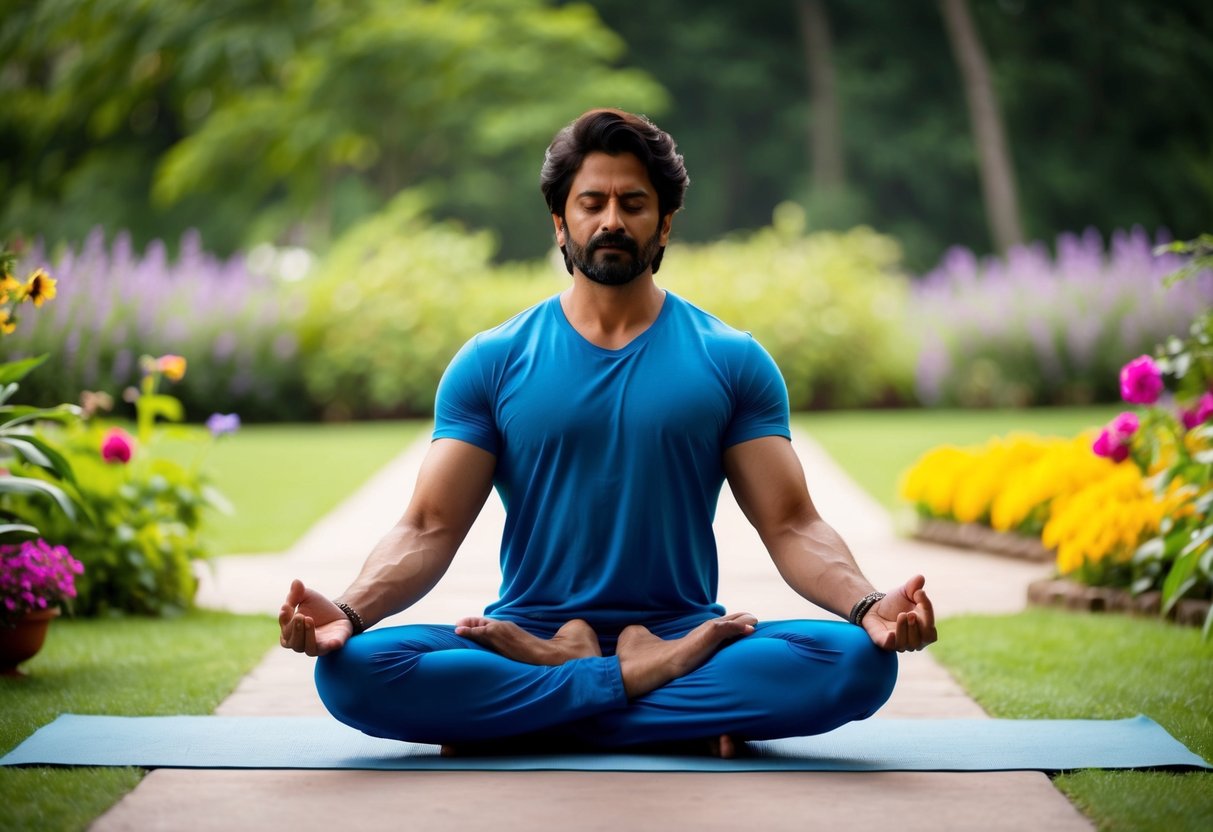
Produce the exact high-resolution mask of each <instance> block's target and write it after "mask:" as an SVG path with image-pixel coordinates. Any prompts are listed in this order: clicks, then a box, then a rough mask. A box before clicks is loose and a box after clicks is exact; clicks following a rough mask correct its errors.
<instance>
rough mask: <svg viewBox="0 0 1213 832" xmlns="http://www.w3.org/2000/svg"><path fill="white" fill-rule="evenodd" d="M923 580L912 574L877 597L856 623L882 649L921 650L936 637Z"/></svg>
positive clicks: (933, 612)
mask: <svg viewBox="0 0 1213 832" xmlns="http://www.w3.org/2000/svg"><path fill="white" fill-rule="evenodd" d="M926 582H927V581H926V578H924V577H923V576H922V575H915V576H914V577H913V578H910V580H908V581H906V582H905V585H904V586H899V587H897V589H894V590H892V591H890V592H889V594H887V595H886V596H885V597H884V598H881V599H880V601H878V602H877V603H876V604H875V605H874V606H873V607H872V608H871V609H870V610H868V614H867V615H865V616H864V617H863V620H862V621H860V622H859V623H860V624H861V625H862V626H863V628H864V629H865V630H867V631H868V635H869V636H871V637H872V641H873V642H875V643H876V646H877V647H880V648H881V649H883V650H896V651H897V652H898V653H902V652H905V651H907V650H921V649H922V648H924V647H926V646H927V645H928V644H930V643H932V642H933V641H935V640H936V639H937V638H939V635H938V634H937V633H936V632H935V609H934V608H933V607H932V606H931V599H930V598H928V597H927V593H926V592H924V591H923V586H925V585H926Z"/></svg>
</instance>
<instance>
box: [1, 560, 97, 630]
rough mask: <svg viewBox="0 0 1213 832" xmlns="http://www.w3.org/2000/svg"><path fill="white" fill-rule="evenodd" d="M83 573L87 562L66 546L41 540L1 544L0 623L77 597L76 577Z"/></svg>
mask: <svg viewBox="0 0 1213 832" xmlns="http://www.w3.org/2000/svg"><path fill="white" fill-rule="evenodd" d="M83 572H84V565H83V564H82V563H80V561H78V560H76V559H75V558H73V557H72V556H71V554H70V553H69V552H68V550H67V547H66V546H51V545H50V544H49V543H47V542H46V541H45V540H42V539H39V540H36V541H30V540H27V541H25V542H24V543H21V544H20V545H16V544H8V545H3V546H0V598H2V599H3V601H4V610H3V613H4V614H3V616H2V617H0V623H6V622H10V621H15V620H17V619H19V618H21V616H23V615H25V614H26V613H28V612H34V611H37V610H45V609H50V608H51V607H54V606H57V605H58V604H60V603H61V602H63V601H66V600H68V599H69V598H75V597H76V583H75V580H76V578H75V576H76V575H80V574H82V573H83Z"/></svg>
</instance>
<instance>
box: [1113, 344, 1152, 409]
mask: <svg viewBox="0 0 1213 832" xmlns="http://www.w3.org/2000/svg"><path fill="white" fill-rule="evenodd" d="M1161 392H1162V371H1161V370H1159V369H1158V365H1157V364H1155V363H1154V359H1153V358H1151V357H1150V356H1148V355H1139V356H1138V357H1137V358H1134V359H1133V360H1132V361H1130V362H1129V363H1128V364H1126V365H1125V366H1124V367H1123V368H1122V369H1121V371H1120V396H1121V398H1122V399H1124V400H1125V401H1126V402H1129V403H1130V404H1154V402H1156V401H1158V394H1159V393H1161Z"/></svg>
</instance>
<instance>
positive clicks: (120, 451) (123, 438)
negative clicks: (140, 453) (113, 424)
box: [101, 428, 135, 465]
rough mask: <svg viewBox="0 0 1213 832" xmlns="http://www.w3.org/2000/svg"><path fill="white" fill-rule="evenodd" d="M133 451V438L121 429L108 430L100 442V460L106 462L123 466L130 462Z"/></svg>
mask: <svg viewBox="0 0 1213 832" xmlns="http://www.w3.org/2000/svg"><path fill="white" fill-rule="evenodd" d="M134 449H135V439H134V437H133V436H131V435H130V434H129V433H127V432H126V431H124V430H123V429H122V428H110V430H109V432H108V433H107V434H105V438H104V439H102V440H101V458H102V459H104V460H105V461H106V462H121V463H122V464H123V465H125V464H126V463H128V462H130V461H131V452H132V451H133V450H134Z"/></svg>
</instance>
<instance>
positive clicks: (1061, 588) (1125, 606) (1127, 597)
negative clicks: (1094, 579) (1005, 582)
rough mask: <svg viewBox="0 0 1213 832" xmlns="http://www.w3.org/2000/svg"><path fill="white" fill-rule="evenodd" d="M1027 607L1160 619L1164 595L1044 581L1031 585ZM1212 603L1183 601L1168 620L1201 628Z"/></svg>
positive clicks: (1055, 579)
mask: <svg viewBox="0 0 1213 832" xmlns="http://www.w3.org/2000/svg"><path fill="white" fill-rule="evenodd" d="M1028 603H1029V604H1031V605H1033V606H1037V607H1064V608H1065V609H1070V610H1079V611H1082V612H1125V613H1129V614H1130V615H1141V616H1150V617H1152V618H1153V617H1157V616H1158V612H1159V610H1160V609H1161V605H1162V593H1161V592H1143V593H1142V594H1141V595H1133V594H1132V593H1130V592H1129V591H1128V590H1127V589H1117V588H1115V587H1109V586H1086V585H1085V584H1080V583H1076V582H1075V581H1067V580H1065V579H1063V578H1042V579H1041V580H1039V581H1033V582H1032V583H1030V584H1028ZM1210 604H1213V602H1210V601H1207V600H1202V599H1199V598H1184V599H1181V600H1180V601H1179V603H1177V604H1176V605H1175V607H1174V608H1173V609H1172V610H1171V614H1170V615H1169V616H1168V618H1170V619H1171V620H1172V621H1174V622H1175V623H1176V624H1182V625H1185V626H1189V627H1201V626H1203V625H1204V623H1205V616H1207V615H1208V614H1209V606H1210Z"/></svg>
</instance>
